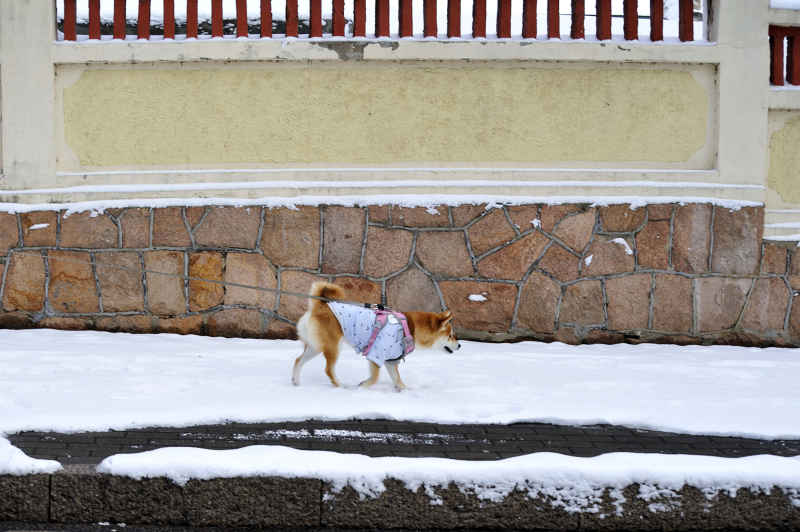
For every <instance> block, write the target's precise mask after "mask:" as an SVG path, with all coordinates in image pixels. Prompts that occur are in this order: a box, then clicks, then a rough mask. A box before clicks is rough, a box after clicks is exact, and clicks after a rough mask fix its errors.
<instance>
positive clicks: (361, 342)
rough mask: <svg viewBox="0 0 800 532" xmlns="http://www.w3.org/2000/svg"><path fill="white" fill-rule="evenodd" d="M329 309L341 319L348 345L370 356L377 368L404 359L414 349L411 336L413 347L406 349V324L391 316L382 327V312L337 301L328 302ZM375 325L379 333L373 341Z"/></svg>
mask: <svg viewBox="0 0 800 532" xmlns="http://www.w3.org/2000/svg"><path fill="white" fill-rule="evenodd" d="M328 308H330V309H331V311H332V312H333V315H334V316H336V319H337V320H339V325H341V327H342V333H344V337H345V339H346V340H347V342H348V343H349V344H350V345H352V346H353V348H354V349H355V350H356V351H358V352H359V353H361V354H362V355H364V356H365V357H367V360H370V361H372V362H374V363H375V364H377V365H378V366H383V363H384V362H386V361H390V360H397V359H399V358H402V357H404V356H405V355H407V354H408V353H410V352H411V351H412V350H413V349H414V345H413V340H411V339H410V335H409V342H410V345H408V346H407V344H406V341H405V331H404V328H403V324H402V323H401V321H400V320H399V319H398V318H396V317H395V316H393V315H392V314H391V313H390V314H388V315H387V316H385V324H384V325H383V326H381V323H380V321H382V319H383V318H381V319H380V320H379V317H378V312H379V311H376V310H373V309H370V308H364V307H360V306H358V305H351V304H346V303H334V302H329V303H328ZM376 322H378V324H377V327H379V330H378V331H377V335H375V338H374V340H373V338H372V337H373V331H374V330H375V328H376ZM371 340H372V343H371V345H370V341H371Z"/></svg>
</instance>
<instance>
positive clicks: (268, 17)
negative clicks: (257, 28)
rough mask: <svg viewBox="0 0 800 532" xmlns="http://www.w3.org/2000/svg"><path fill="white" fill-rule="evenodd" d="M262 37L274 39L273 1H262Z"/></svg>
mask: <svg viewBox="0 0 800 532" xmlns="http://www.w3.org/2000/svg"><path fill="white" fill-rule="evenodd" d="M261 37H272V0H261Z"/></svg>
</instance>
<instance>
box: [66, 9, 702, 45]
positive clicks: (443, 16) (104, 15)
mask: <svg viewBox="0 0 800 532" xmlns="http://www.w3.org/2000/svg"><path fill="white" fill-rule="evenodd" d="M570 2H571V0H560V6H559V11H560V13H561V17H560V20H559V22H560V31H561V33H562V35H563V37H564V38H568V37H569V31H570V25H571V17H570V16H569V13H570V12H571V5H570ZM63 3H64V2H63V0H57V2H56V5H57V12H58V18H59V19H61V18H63V13H64V8H63ZM87 4H88V3H87V2H79V3H78V20H79V21H80V22H83V23H86V22H87V21H88V19H89V12H88V5H87ZM437 4H438V5H437V28H438V31H439V37H440V38H443V37H446V31H447V0H438V2H437ZM222 5H223V18H226V19H234V18H235V17H236V1H235V0H223V4H222ZM368 5H369V4H368ZM113 7H114V5H113V2H110V1H104V2H101V3H100V18H101V20H102V21H104V22H111V21H113V16H114V9H113ZM398 7H399V6H398V0H390V2H389V9H390V13H394V14H396V13H397V12H398ZM138 8H139V0H127V1H126V16H127V18H128V20H135V19H136V18H137V14H138ZM285 9H286V4H285V2H280V1H279V2H272V17H273V19H274V20H285V18H286V13H285ZM622 9H623V0H612V14H613V15H614V18H613V19H612V34H613V35H622V33H623V19H622V16H621V15H622V12H623V11H622ZM344 12H345V17H346V18H347V19H348V20H350V19H352V13H353V0H345V5H344ZM163 13H164V12H163V3H162V2H158V1H154V2H151V7H150V19H151V22H152V24H154V25H156V26H160V25H161V24H162V23H163V18H164V14H163ZM638 13H639V16H640V19H639V35H641V36H642V38H643V39H644V40H649V33H650V21H649V18H642V17H649V15H650V6H649V3H648V2H639V9H638ZM298 15H299V17H300V19H306V20H307V19H308V17H309V3H308V2H305V1H302V2H299V3H298ZM374 15H375V11H374V9H372V8H371V6H370V7H368V8H367V20H366V27H367V28H368V30H367V31H368V32H371V31H372V28H374V27H375V18H374ZM594 15H595V5H594V2H587V3H586V18H585V31H586V35H590V36H591V35H594V34H595V33H596V30H595V16H594ZM175 16H176V20H178V21H183V20H186V0H176V1H175ZM322 16H323V18H324V19H330V18H331V16H332V4H331V3H330V2H323V3H322ZM496 17H497V3H496V2H488V3H487V4H486V21H487V23H486V34H487V37H489V38H492V37H495V36H496V34H497V33H496V29H495V24H494V23H493V21H494V20H496ZM664 17H665V20H664V36H665V38H669V37H677V35H678V7H677V0H666V1H665V2H664ZM198 18H199V20H201V21H208V20H210V19H211V2H209V1H201V2H199V3H198ZM247 18H248V20H249V21H250V22H251V23H257V22H258V21H260V2H258V1H257V0H250V1H249V2H247ZM537 18H538V20H539V24H538V34H539V35H540V36H541V37H542V38H543V39H546V35H547V29H546V26H547V23H546V21H547V2H539V3H538V6H537ZM423 25H424V21H423V10H422V5H421V3H416V2H415V3H414V8H413V33H414V36H415V37H417V38H422V36H423ZM461 30H462V32H463V36H464V37H465V38H469V37H471V31H472V2H470V1H469V0H464V1H463V2H462V3H461ZM347 31H352V30H351V29H350V28H348V30H347ZM398 31H399V21H398V17H397V16H391V17H390V33H391V34H392V35H393V36H397V34H398ZM511 34H512V36H517V37H519V36H520V35H521V34H522V1H521V0H513V1H512V3H511ZM695 35H696V36H697V37H698V38H701V36H702V35H703V23H702V22H699V21H698V22H696V23H695ZM587 40H588V39H587Z"/></svg>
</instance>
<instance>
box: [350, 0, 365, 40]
mask: <svg viewBox="0 0 800 532" xmlns="http://www.w3.org/2000/svg"><path fill="white" fill-rule="evenodd" d="M366 36H367V0H353V37H366Z"/></svg>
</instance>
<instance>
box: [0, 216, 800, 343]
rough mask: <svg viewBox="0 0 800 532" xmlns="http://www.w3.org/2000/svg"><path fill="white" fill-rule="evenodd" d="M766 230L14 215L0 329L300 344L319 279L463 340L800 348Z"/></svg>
mask: <svg viewBox="0 0 800 532" xmlns="http://www.w3.org/2000/svg"><path fill="white" fill-rule="evenodd" d="M762 227H763V209H761V208H742V209H740V210H737V211H731V210H729V209H727V208H723V207H718V206H713V205H709V204H687V205H677V204H663V205H649V206H647V207H641V208H639V209H635V210H631V209H630V208H629V206H628V205H617V206H610V207H599V208H595V207H591V206H588V205H585V204H567V205H553V206H548V205H519V206H505V207H499V208H488V209H487V208H486V206H484V205H461V206H456V207H447V206H440V207H438V208H435V209H425V208H403V207H397V206H392V207H390V206H376V205H371V206H365V207H340V206H320V207H310V206H309V207H300V208H299V209H297V210H292V209H288V208H273V209H270V208H260V207H250V208H235V207H169V208H152V209H151V208H128V209H121V210H120V209H116V210H108V211H107V212H105V213H103V214H99V215H95V216H92V215H91V213H78V214H72V215H69V216H65V213H64V212H57V211H37V212H30V213H22V214H6V213H3V214H0V253H1V254H2V255H4V258H3V262H4V275H3V285H2V305H3V312H2V314H0V326H2V327H55V328H67V329H83V328H94V329H100V330H111V331H138V332H180V333H195V334H209V335H222V336H251V337H292V336H293V334H294V329H293V322H294V321H295V320H297V318H298V317H299V316H300V315H301V314H302V313H303V312H304V310H305V308H306V306H307V300H306V299H304V298H301V297H296V296H293V295H289V294H288V292H302V293H306V292H307V291H308V289H309V287H310V285H311V283H312V282H313V281H315V280H318V279H324V280H331V281H333V282H336V283H339V284H341V285H343V286H345V287H346V288H347V290H348V292H349V294H350V297H351V298H352V299H354V300H359V301H368V302H380V301H384V302H386V303H388V304H389V305H390V306H392V307H394V308H397V309H399V310H415V309H416V310H430V311H434V310H439V309H441V308H443V307H446V308H450V309H451V310H453V312H454V313H455V315H456V324H457V326H458V328H459V330H460V334H461V336H462V337H465V338H467V337H469V338H479V339H490V340H506V339H514V338H537V339H542V340H559V341H564V342H569V343H579V342H641V341H664V342H677V343H687V344H688V343H733V344H743V345H800V307H798V306H797V305H793V304H792V298H793V290H795V289H800V254H799V253H800V252H798V251H796V248H795V246H794V245H793V244H792V243H786V244H775V243H766V242H765V243H762V239H761V235H762ZM154 272H166V273H169V274H170V275H169V276H165V275H159V274H158V273H154ZM184 277H194V278H196V279H185V278H184ZM203 280H212V281H220V282H223V283H237V284H239V285H245V286H255V287H261V288H265V289H268V290H276V289H279V290H280V293H279V294H276V293H275V292H272V291H268V290H267V291H259V290H253V289H249V288H246V287H243V286H232V285H221V284H218V283H209V282H204V281H203ZM473 295H480V296H482V298H475V297H473V298H470V296H473ZM475 299H484V300H483V301H475Z"/></svg>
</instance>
